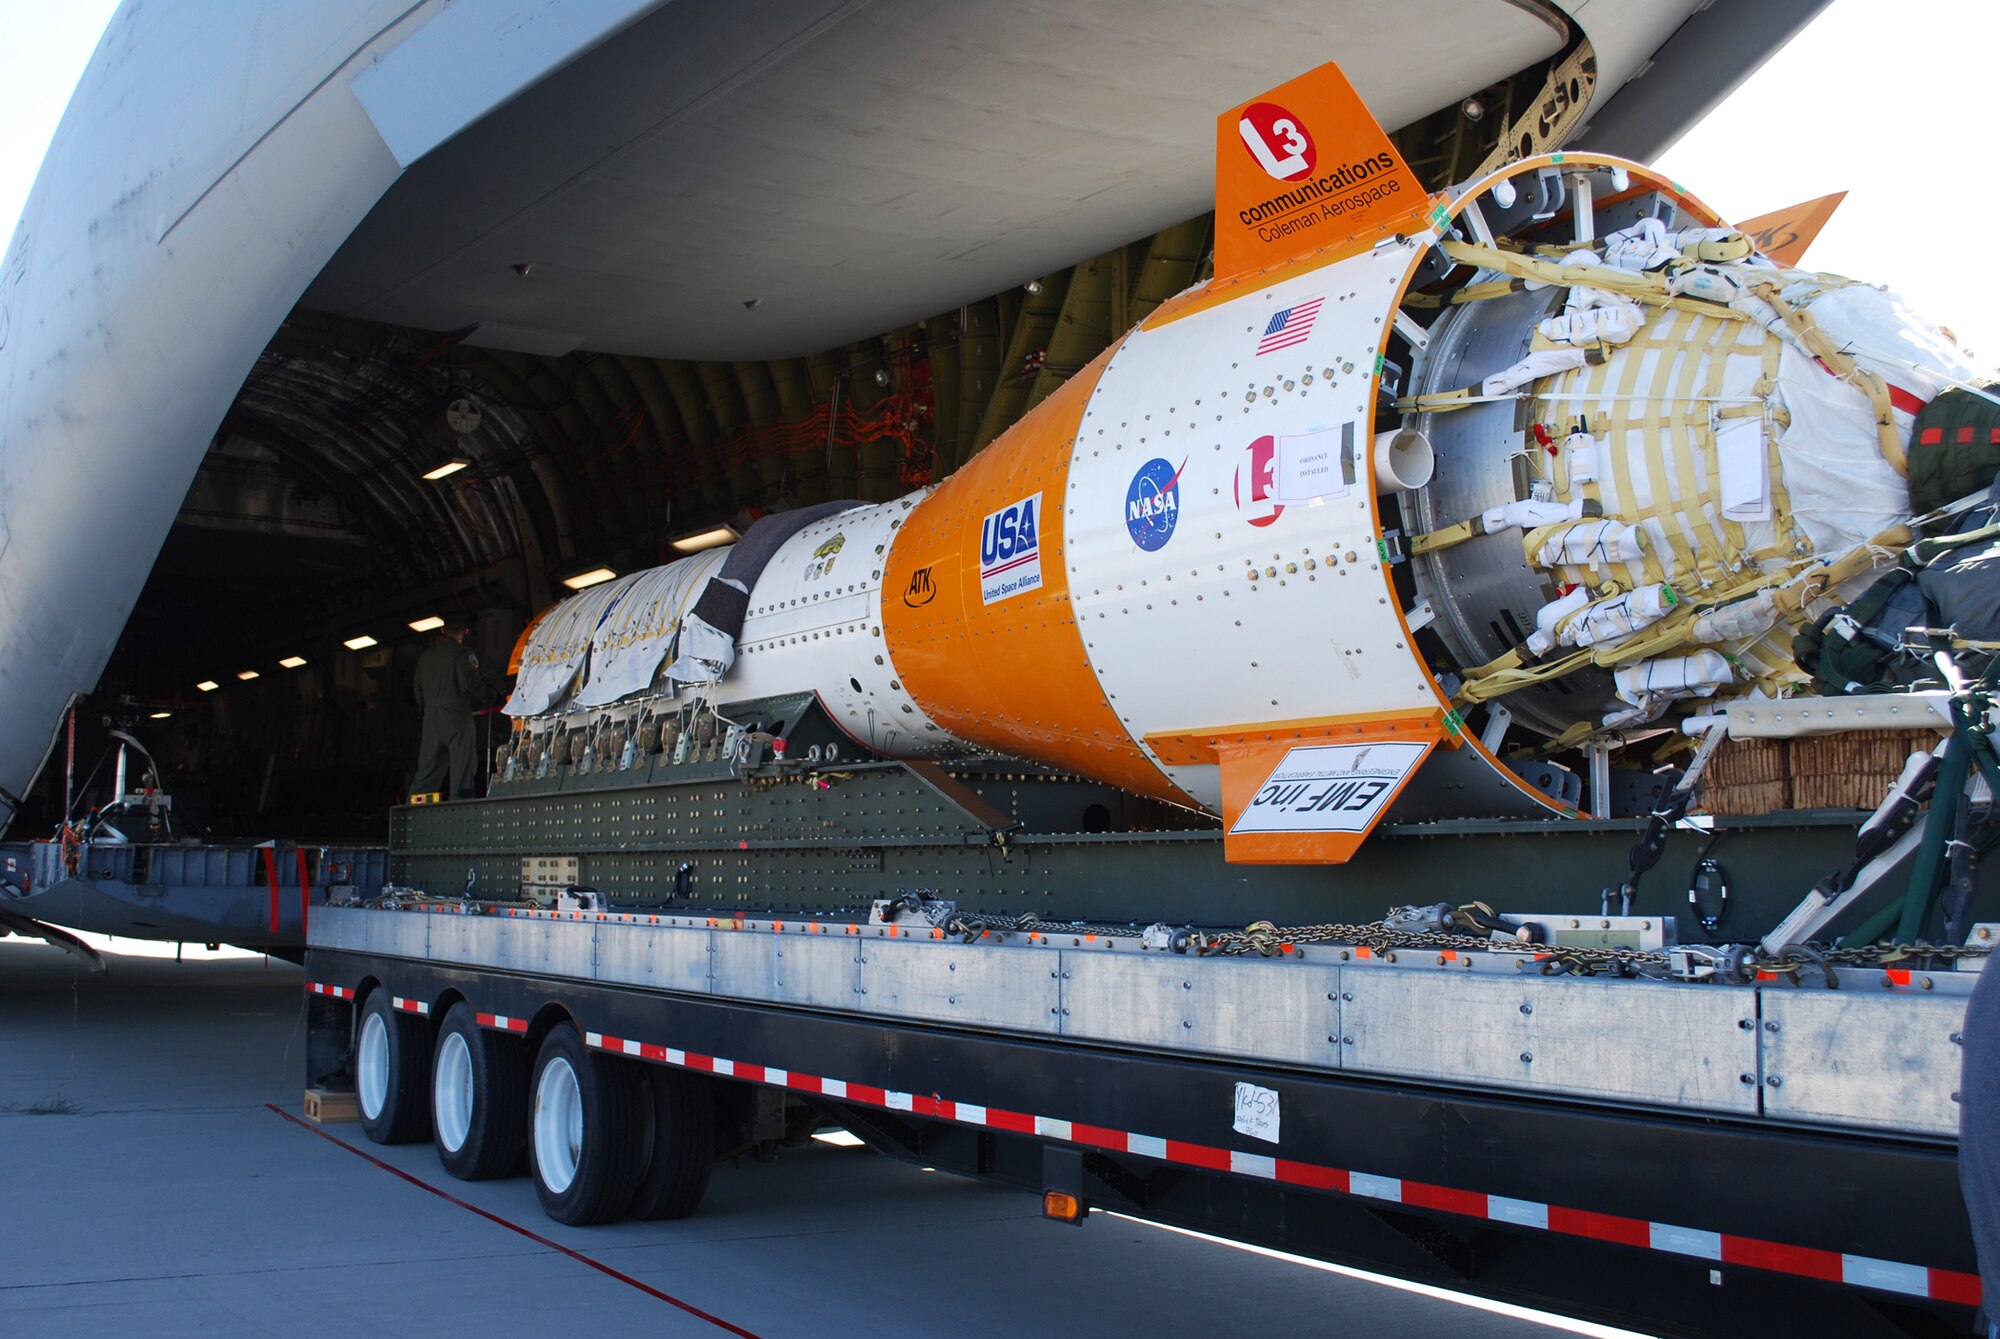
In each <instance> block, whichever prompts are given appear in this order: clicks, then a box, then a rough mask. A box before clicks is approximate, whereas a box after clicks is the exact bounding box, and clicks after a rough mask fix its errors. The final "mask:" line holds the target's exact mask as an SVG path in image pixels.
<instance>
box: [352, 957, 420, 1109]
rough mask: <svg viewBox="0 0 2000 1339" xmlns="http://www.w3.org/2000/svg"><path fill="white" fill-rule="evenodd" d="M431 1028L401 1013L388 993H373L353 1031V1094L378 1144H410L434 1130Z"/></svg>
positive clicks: (362, 1007) (383, 991) (378, 991)
mask: <svg viewBox="0 0 2000 1339" xmlns="http://www.w3.org/2000/svg"><path fill="white" fill-rule="evenodd" d="M430 1073H431V1033H430V1028H429V1027H428V1026H427V1025H426V1024H425V1023H424V1021H423V1020H422V1019H420V1018H413V1017H411V1016H410V1015H409V1014H403V1013H398V1012H396V1010H395V1009H394V1008H393V1007H391V1006H390V1003H389V992H388V991H386V990H377V991H373V992H371V993H370V994H369V996H368V1000H367V1002H366V1003H365V1004H363V1005H362V1006H361V1026H360V1027H358V1028H357V1029H356V1030H355V1034H354V1096H355V1100H356V1105H357V1106H359V1107H360V1110H361V1129H362V1131H363V1132H364V1133H365V1134H367V1136H368V1137H369V1138H370V1139H372V1140H374V1141H375V1142H376V1143H378V1144H410V1143H415V1142H416V1141H417V1140H419V1139H422V1138H423V1137H424V1136H425V1135H427V1134H429V1133H430V1106H429V1104H428V1103H427V1102H426V1101H425V1100H424V1099H425V1098H426V1096H428V1095H429V1093H430Z"/></svg>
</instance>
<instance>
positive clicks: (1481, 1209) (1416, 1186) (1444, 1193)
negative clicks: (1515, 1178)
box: [1403, 1181, 1651, 1241]
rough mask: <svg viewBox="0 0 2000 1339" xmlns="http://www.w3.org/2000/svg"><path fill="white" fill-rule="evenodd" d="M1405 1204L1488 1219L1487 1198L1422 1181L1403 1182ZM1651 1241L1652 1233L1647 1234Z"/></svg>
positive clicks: (1469, 1191)
mask: <svg viewBox="0 0 2000 1339" xmlns="http://www.w3.org/2000/svg"><path fill="white" fill-rule="evenodd" d="M1403 1203H1405V1204H1409V1205H1414V1206H1416V1207H1417V1208H1419V1209H1438V1210H1440V1211H1442V1212H1444V1213H1456V1214H1464V1215H1465V1216H1466V1217H1467V1218H1484V1217H1486V1196H1484V1195H1483V1194H1480V1193H1479V1192H1478V1191H1474V1190H1453V1189H1452V1188H1451V1187H1450V1186H1431V1185H1425V1184H1424V1183H1423V1182H1422V1181H1405V1182H1403ZM1647 1238H1648V1240H1649V1241H1650V1240H1651V1233H1650V1232H1649V1233H1648V1234H1647Z"/></svg>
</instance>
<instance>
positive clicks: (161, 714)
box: [146, 711, 173, 721]
mask: <svg viewBox="0 0 2000 1339" xmlns="http://www.w3.org/2000/svg"><path fill="white" fill-rule="evenodd" d="M171 715H173V713H172V712H171V711H155V712H149V713H148V714H147V716H146V719H147V720H149V721H164V720H165V719H167V717H169V716H171Z"/></svg>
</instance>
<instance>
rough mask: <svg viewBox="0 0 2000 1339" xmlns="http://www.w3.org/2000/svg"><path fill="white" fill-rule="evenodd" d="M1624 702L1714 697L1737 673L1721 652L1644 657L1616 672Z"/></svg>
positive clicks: (1637, 702) (1636, 702)
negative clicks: (1653, 658) (1656, 658)
mask: <svg viewBox="0 0 2000 1339" xmlns="http://www.w3.org/2000/svg"><path fill="white" fill-rule="evenodd" d="M1611 677H1612V678H1613V680H1614V681H1616V683H1617V685H1618V697H1619V700H1620V701H1623V702H1630V703H1632V704H1633V705H1634V706H1638V705H1640V704H1641V703H1644V702H1647V701H1650V700H1654V699H1659V698H1680V697H1712V696H1714V695H1715V690H1716V689H1718V688H1720V687H1722V686H1723V685H1724V684H1727V683H1734V682H1735V680H1736V675H1735V673H1734V671H1732V670H1731V669H1730V668H1729V662H1728V661H1727V660H1726V659H1724V658H1723V656H1722V653H1721V652H1719V651H1696V652H1695V653H1694V654H1693V655H1687V656H1666V657H1662V658H1661V659H1659V660H1642V661H1640V662H1639V663H1638V664H1636V665H1626V666H1623V667H1622V668H1620V669H1617V670H1615V671H1613V673H1612V676H1611Z"/></svg>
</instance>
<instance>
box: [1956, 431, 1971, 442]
mask: <svg viewBox="0 0 2000 1339" xmlns="http://www.w3.org/2000/svg"><path fill="white" fill-rule="evenodd" d="M1958 444H1959V445H1960V446H1971V445H1972V429H1970V428H1960V429H1959V430H1958Z"/></svg>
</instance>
